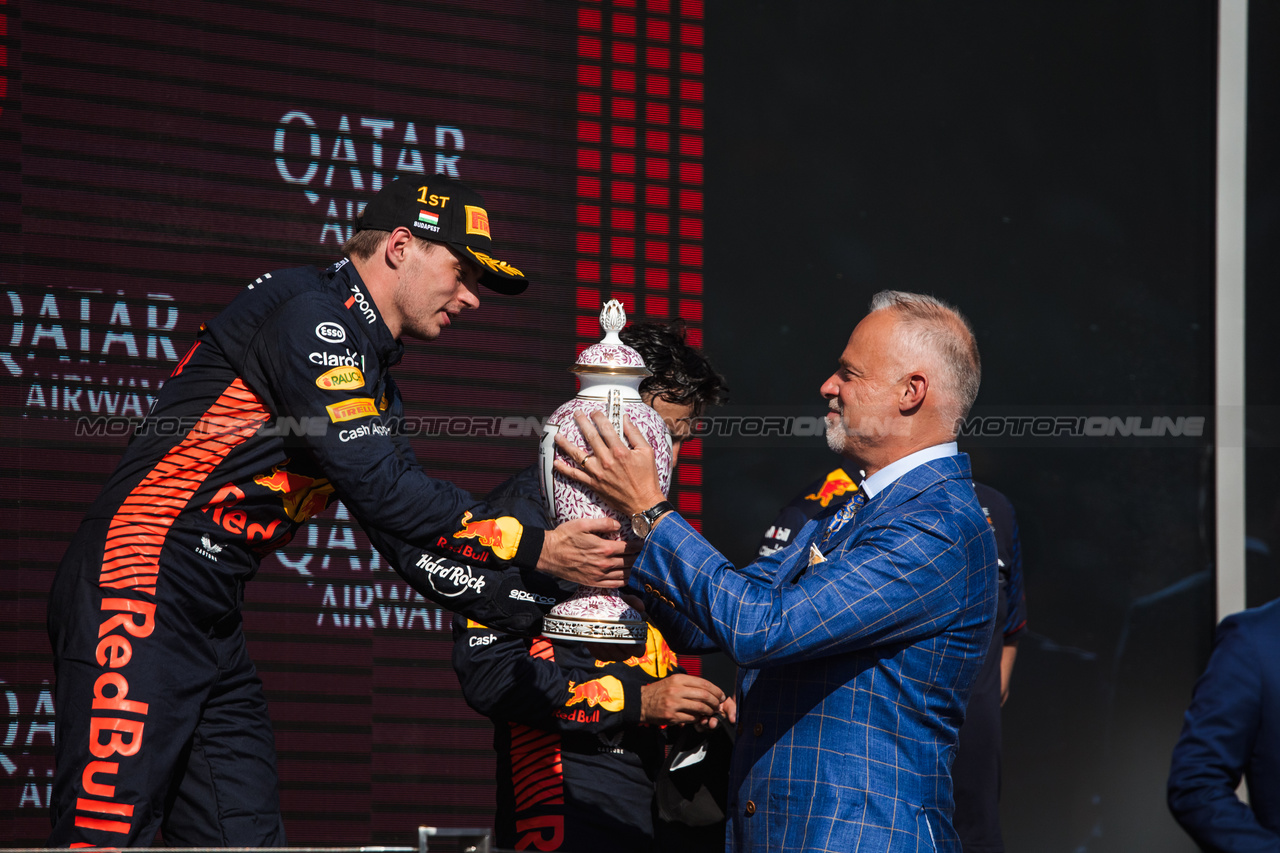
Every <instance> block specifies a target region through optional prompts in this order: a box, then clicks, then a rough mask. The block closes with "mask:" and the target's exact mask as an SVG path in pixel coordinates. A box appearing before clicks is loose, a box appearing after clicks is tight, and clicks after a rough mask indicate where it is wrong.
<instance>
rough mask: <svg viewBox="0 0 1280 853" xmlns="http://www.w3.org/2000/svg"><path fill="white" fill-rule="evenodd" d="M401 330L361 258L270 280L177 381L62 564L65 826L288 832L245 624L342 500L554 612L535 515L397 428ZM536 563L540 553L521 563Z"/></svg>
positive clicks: (495, 603) (219, 322) (476, 602)
mask: <svg viewBox="0 0 1280 853" xmlns="http://www.w3.org/2000/svg"><path fill="white" fill-rule="evenodd" d="M402 352H403V348H402V346H401V344H400V343H399V341H397V340H395V339H394V338H393V337H392V336H391V333H390V332H389V331H388V329H387V326H386V324H385V323H384V322H383V320H382V319H381V317H380V316H379V314H378V310H377V307H376V306H375V305H374V303H373V300H372V299H370V297H369V295H368V292H367V290H366V288H365V286H364V283H363V282H362V281H361V279H360V276H359V274H358V273H357V272H356V270H355V268H354V266H353V265H352V264H351V263H350V262H349V261H347V260H345V259H344V260H342V261H339V262H338V263H337V264H335V265H333V266H332V267H330V268H328V269H327V270H323V271H321V270H317V269H312V268H300V269H289V270H282V271H278V272H274V273H271V274H269V275H264V276H262V277H261V278H260V279H258V280H256V281H255V282H253V283H252V284H251V285H249V287H248V288H247V289H246V290H244V291H243V292H242V293H241V294H240V295H239V296H237V297H236V299H234V300H233V301H232V303H231V304H230V305H229V306H228V307H227V308H226V310H224V311H223V312H222V313H221V314H220V315H219V316H218V317H217V318H215V319H214V320H212V321H210V322H209V323H208V324H207V325H206V326H204V327H202V328H201V331H200V334H199V336H198V339H197V341H196V343H195V345H194V346H193V347H192V349H191V350H190V351H189V352H188V353H187V354H186V356H185V357H184V358H183V359H182V361H181V362H180V363H179V364H178V366H177V367H176V368H175V370H174V371H173V375H172V376H171V377H170V379H169V380H168V381H167V382H166V383H165V385H164V387H163V389H162V390H161V391H160V394H159V396H158V398H157V400H156V403H155V406H154V407H153V409H152V411H151V412H150V414H149V415H148V416H147V418H146V420H145V421H143V422H142V423H141V424H140V425H139V427H138V428H137V430H136V433H135V435H134V437H133V439H132V440H131V442H130V444H129V447H128V449H127V450H126V451H125V453H124V456H123V458H122V459H121V461H120V463H119V466H118V467H117V469H116V470H115V472H114V473H113V474H112V475H111V477H110V479H109V480H108V482H107V484H106V486H105V488H104V489H103V492H102V494H101V496H100V497H99V498H98V499H97V501H96V502H95V503H94V504H93V506H92V507H91V509H90V510H89V512H88V514H87V515H86V518H85V520H84V522H83V524H82V525H81V527H80V529H79V531H78V532H77V533H76V535H75V537H74V539H73V541H72V543H71V545H70V547H69V548H68V550H67V552H66V555H65V557H64V558H63V560H62V564H61V565H60V566H59V568H58V571H57V574H56V578H55V580H54V584H53V589H52V592H51V595H50V599H49V614H48V622H49V636H50V639H51V641H52V645H53V651H54V656H55V668H56V673H57V684H56V703H57V705H56V707H57V710H58V719H57V737H56V743H57V771H56V774H55V778H54V789H53V799H52V803H51V818H52V822H53V833H52V835H51V837H50V841H49V843H50V845H51V846H68V845H69V846H72V847H78V846H95V847H121V846H126V845H147V844H150V843H151V842H152V840H153V838H154V837H155V834H156V831H157V829H160V828H161V827H163V833H164V838H165V841H166V842H167V843H169V844H174V845H188V846H271V845H277V846H278V845H283V844H284V841H285V838H284V831H283V827H282V824H281V819H280V808H279V800H278V794H277V781H276V761H275V746H274V741H273V736H272V730H271V722H270V719H269V718H268V716H267V708H266V701H265V698H264V695H263V690H262V685H261V682H260V681H259V679H258V676H257V673H256V671H255V669H254V666H253V662H252V661H251V660H250V659H249V656H248V653H247V651H246V647H245V639H244V633H243V631H242V628H241V604H242V601H243V593H244V585H245V583H246V582H247V581H248V580H249V579H250V578H252V577H253V575H254V574H255V572H256V571H257V569H258V565H259V562H260V560H261V559H262V557H263V555H265V554H268V553H270V552H272V551H274V550H276V549H277V548H280V547H281V546H283V545H284V544H285V543H287V542H288V541H289V540H290V539H291V538H292V537H293V535H294V533H295V532H296V531H297V529H298V528H299V526H300V525H301V524H303V523H304V522H305V521H306V520H307V518H308V517H310V516H311V515H314V514H315V513H317V512H319V511H320V510H322V509H324V508H325V506H326V505H328V503H329V502H330V501H331V500H334V499H338V500H341V501H343V503H345V504H346V506H347V507H348V508H349V509H350V511H351V512H352V514H353V515H354V516H355V518H356V519H357V520H358V521H359V522H360V523H361V525H362V526H363V527H364V529H365V531H366V532H367V533H368V534H369V538H370V539H371V541H372V542H373V544H374V545H375V547H377V548H378V550H379V551H380V552H381V553H382V554H383V555H384V556H385V557H386V559H387V560H388V562H390V563H391V564H392V565H393V566H394V567H395V569H396V570H397V571H398V572H399V573H400V574H401V575H402V576H403V577H404V578H405V580H406V581H407V582H408V583H410V584H411V585H412V586H413V587H414V588H415V589H417V590H418V591H419V592H421V593H422V594H423V595H424V596H426V597H428V598H430V599H432V600H433V601H435V602H437V603H439V604H440V605H442V606H444V607H448V608H449V609H451V610H455V611H457V612H459V613H463V614H465V615H467V616H468V617H470V618H473V619H475V620H477V621H478V622H480V623H482V624H485V625H489V626H491V627H494V628H499V629H502V630H506V631H512V632H515V633H518V634H526V635H527V634H530V633H536V632H537V630H538V629H539V628H540V626H541V617H542V615H543V613H544V612H545V611H546V610H547V609H548V608H549V606H550V604H553V603H554V602H555V601H557V600H559V599H561V598H563V597H564V596H563V593H561V592H560V588H559V586H558V585H557V584H556V583H555V582H554V580H553V579H552V578H551V577H549V576H546V575H542V574H540V573H538V572H536V571H534V570H533V569H532V568H529V567H532V566H535V565H536V563H537V559H538V555H539V553H540V551H541V548H542V543H543V531H541V530H536V529H525V528H524V527H523V526H522V525H521V524H520V523H519V522H518V521H517V520H516V519H514V518H511V517H493V515H494V514H493V513H491V512H490V511H489V507H488V506H487V505H485V504H483V503H480V502H477V501H475V500H473V499H472V497H471V496H470V495H469V494H467V493H466V492H464V491H462V490H461V489H458V488H457V487H455V486H453V485H451V484H450V483H447V482H443V481H440V480H435V479H432V478H431V477H429V476H427V475H426V474H425V473H424V472H423V471H422V469H421V467H420V466H419V465H418V463H417V461H416V460H415V458H414V454H413V451H412V449H411V448H410V445H409V442H408V440H407V439H406V438H404V437H403V435H401V434H399V432H398V430H397V428H396V425H397V423H401V422H402V418H403V406H402V402H401V399H400V394H399V392H398V391H397V389H396V386H395V383H394V382H393V381H392V379H391V377H390V375H389V373H388V369H389V368H390V367H391V366H392V365H394V364H395V363H396V362H398V361H399V360H400V357H401V354H402ZM521 567H526V568H521Z"/></svg>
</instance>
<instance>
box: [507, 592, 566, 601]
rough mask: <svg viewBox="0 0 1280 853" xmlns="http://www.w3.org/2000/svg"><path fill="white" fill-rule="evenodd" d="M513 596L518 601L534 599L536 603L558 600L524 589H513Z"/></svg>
mask: <svg viewBox="0 0 1280 853" xmlns="http://www.w3.org/2000/svg"><path fill="white" fill-rule="evenodd" d="M511 598H514V599H515V600H516V601H532V602H533V603H534V604H555V603H556V600H555V599H554V598H548V597H547V596H545V595H538V594H537V593H533V592H526V591H525V590H523V589H513V590H511Z"/></svg>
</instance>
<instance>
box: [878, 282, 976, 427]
mask: <svg viewBox="0 0 1280 853" xmlns="http://www.w3.org/2000/svg"><path fill="white" fill-rule="evenodd" d="M886 309H891V310H893V311H896V312H897V315H898V329H897V332H898V340H899V341H900V342H901V343H902V347H903V350H904V355H907V356H908V357H911V356H914V357H920V356H924V357H930V356H933V357H936V358H937V361H938V366H939V367H940V368H941V373H942V375H941V376H938V377H937V378H936V380H935V381H936V382H937V386H940V387H939V390H941V391H943V392H944V394H945V395H946V397H947V398H948V399H949V400H950V401H952V411H951V412H947V411H945V410H944V411H943V414H944V415H945V416H948V417H950V418H951V420H952V423H953V424H954V425H955V426H954V427H953V430H956V429H958V428H959V422H960V420H961V419H963V418H964V416H965V415H967V414H969V409H970V408H971V407H972V406H973V401H974V400H975V399H976V398H977V396H978V385H979V384H980V383H981V381H982V359H981V358H980V357H979V356H978V342H977V341H976V340H975V339H974V336H973V327H972V326H970V325H969V321H968V320H967V319H965V316H964V315H963V314H961V313H960V312H959V310H957V309H956V307H955V306H954V305H949V304H947V303H946V302H943V301H942V300H941V299H938V298H937V297H936V296H928V295H926V294H923V293H905V292H903V291H900V290H882V291H880V292H879V293H877V294H876V295H875V296H873V297H871V311H872V312H875V311H883V310H886Z"/></svg>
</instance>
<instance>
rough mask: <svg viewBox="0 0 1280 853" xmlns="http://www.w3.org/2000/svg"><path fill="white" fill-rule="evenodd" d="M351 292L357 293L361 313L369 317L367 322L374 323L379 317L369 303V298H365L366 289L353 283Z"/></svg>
mask: <svg viewBox="0 0 1280 853" xmlns="http://www.w3.org/2000/svg"><path fill="white" fill-rule="evenodd" d="M351 292H352V293H354V294H355V300H356V305H359V306H360V313H361V314H363V315H364V316H365V317H367V318H368V320H367V321H366V322H369V323H372V322H373V321H374V320H377V319H378V315H377V314H375V313H373V307H372V306H371V305H370V304H369V300H368V299H366V298H365V295H364V291H362V290H361V289H360V288H358V287H356V286H354V285H352V287H351Z"/></svg>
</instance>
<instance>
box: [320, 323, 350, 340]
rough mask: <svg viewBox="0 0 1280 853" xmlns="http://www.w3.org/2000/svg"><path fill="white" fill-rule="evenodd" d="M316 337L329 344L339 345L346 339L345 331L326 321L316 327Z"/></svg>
mask: <svg viewBox="0 0 1280 853" xmlns="http://www.w3.org/2000/svg"><path fill="white" fill-rule="evenodd" d="M316 337H317V338H319V339H320V340H322V341H327V342H328V343H331V344H340V343H342V342H343V341H345V340H346V339H347V330H346V329H344V328H342V326H340V325H338V324H337V323H330V322H328V321H326V322H324V323H321V324H320V325H318V326H316Z"/></svg>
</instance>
